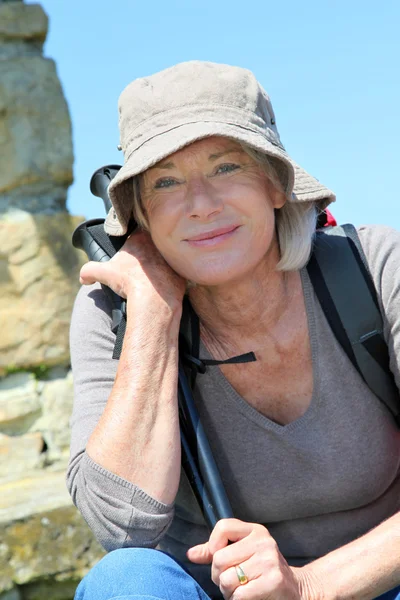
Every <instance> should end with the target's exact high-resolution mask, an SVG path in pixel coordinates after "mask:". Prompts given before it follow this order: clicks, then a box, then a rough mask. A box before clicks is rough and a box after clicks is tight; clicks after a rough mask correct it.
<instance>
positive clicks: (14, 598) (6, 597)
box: [0, 588, 23, 600]
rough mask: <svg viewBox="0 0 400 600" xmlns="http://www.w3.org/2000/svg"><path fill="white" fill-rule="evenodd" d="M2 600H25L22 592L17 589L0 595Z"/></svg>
mask: <svg viewBox="0 0 400 600" xmlns="http://www.w3.org/2000/svg"><path fill="white" fill-rule="evenodd" d="M0 600H23V598H22V596H21V594H20V591H19V590H18V589H17V588H14V589H12V590H10V591H9V592H4V594H0Z"/></svg>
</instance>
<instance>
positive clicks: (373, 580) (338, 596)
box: [303, 513, 400, 600]
mask: <svg viewBox="0 0 400 600" xmlns="http://www.w3.org/2000/svg"><path fill="white" fill-rule="evenodd" d="M303 570H304V571H305V572H306V573H307V575H308V577H309V578H310V581H311V582H312V581H315V582H316V587H317V589H318V588H320V591H321V592H322V594H321V595H320V596H319V597H320V598H323V599H324V600H325V599H326V600H347V599H349V600H350V599H351V600H370V599H372V598H376V597H377V596H380V595H381V594H383V593H384V592H386V591H388V590H390V589H392V588H394V587H396V586H398V585H400V513H397V514H395V515H394V516H393V517H390V518H389V519H387V520H386V521H384V522H383V523H381V524H380V525H378V526H377V527H375V528H374V529H372V530H371V531H369V532H368V533H367V534H365V535H363V536H362V537H360V538H359V539H357V540H354V541H353V542H350V543H349V544H346V545H345V546H342V547H341V548H338V549H337V550H334V551H333V552H330V553H329V554H327V555H326V556H323V557H322V558H319V559H317V560H315V561H314V562H312V563H311V564H309V565H307V567H303ZM317 598H318V596H317Z"/></svg>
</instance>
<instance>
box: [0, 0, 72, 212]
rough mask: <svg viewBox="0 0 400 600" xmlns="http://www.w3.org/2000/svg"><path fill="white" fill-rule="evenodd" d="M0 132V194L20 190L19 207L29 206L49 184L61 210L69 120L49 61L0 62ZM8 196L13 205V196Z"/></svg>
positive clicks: (68, 169)
mask: <svg viewBox="0 0 400 600" xmlns="http://www.w3.org/2000/svg"><path fill="white" fill-rule="evenodd" d="M4 6H6V7H7V5H2V6H0V10H1V9H2V8H3V7H4ZM0 20H1V17H0ZM0 131H1V136H0V154H1V156H2V157H3V158H2V160H1V162H0V194H6V193H7V192H10V191H11V190H13V189H14V188H19V194H18V195H17V196H15V201H16V203H17V205H18V206H19V207H20V208H23V207H24V198H26V201H27V203H28V204H29V202H30V198H31V197H32V196H38V195H39V197H40V194H41V192H42V190H46V192H47V193H48V188H49V184H51V185H53V186H56V187H55V190H54V207H55V208H57V209H58V210H60V209H61V208H65V198H66V193H67V189H68V186H69V185H70V184H71V182H72V163H73V155H72V136H71V123H70V118H69V112H68V107H67V104H66V101H65V98H64V95H63V91H62V88H61V85H60V82H59V79H58V77H57V72H56V68H55V65H54V62H53V61H52V60H50V59H45V58H43V57H42V56H18V57H16V58H12V59H9V60H1V61H0ZM39 184H40V185H39ZM35 185H36V186H38V185H39V187H36V189H35V188H34V187H33V186H35ZM60 185H61V186H62V187H63V188H64V194H63V196H64V197H63V201H62V202H61V204H60V198H59V193H60V192H59V187H60ZM7 198H8V201H9V202H10V201H11V203H13V201H14V199H13V196H12V195H11V196H7ZM6 208H7V207H3V210H6Z"/></svg>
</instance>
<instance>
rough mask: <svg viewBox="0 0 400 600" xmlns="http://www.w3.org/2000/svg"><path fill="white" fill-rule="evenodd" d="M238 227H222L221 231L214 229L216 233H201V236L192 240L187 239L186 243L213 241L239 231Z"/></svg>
mask: <svg viewBox="0 0 400 600" xmlns="http://www.w3.org/2000/svg"><path fill="white" fill-rule="evenodd" d="M238 227H239V226H238V225H233V226H230V227H221V228H220V229H214V231H209V232H207V233H201V234H200V235H196V236H194V237H191V238H187V239H186V240H185V241H186V242H202V241H205V240H211V239H213V238H216V237H220V236H222V235H224V234H226V233H231V232H233V231H235V230H236V229H238Z"/></svg>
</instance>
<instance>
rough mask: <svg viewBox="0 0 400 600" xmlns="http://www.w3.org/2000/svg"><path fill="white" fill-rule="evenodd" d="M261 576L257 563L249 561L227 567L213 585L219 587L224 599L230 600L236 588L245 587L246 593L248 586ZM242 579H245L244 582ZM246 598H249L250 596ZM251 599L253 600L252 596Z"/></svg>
mask: <svg viewBox="0 0 400 600" xmlns="http://www.w3.org/2000/svg"><path fill="white" fill-rule="evenodd" d="M261 575H262V573H261V572H260V568H259V566H258V565H257V563H256V562H255V561H252V560H251V559H250V560H246V561H243V562H242V563H238V564H237V565H235V566H232V567H229V569H226V571H223V572H222V573H221V575H220V577H219V580H218V582H214V583H216V584H217V585H218V586H219V589H220V590H221V593H222V595H223V596H224V598H231V596H232V595H233V594H234V592H235V591H236V590H237V589H238V588H242V587H243V588H244V587H246V591H248V584H249V583H250V582H251V581H255V580H256V579H258V578H259V577H260V576H261ZM243 577H244V578H245V579H244V581H243ZM243 591H244V590H243ZM246 597H249V598H250V596H246ZM251 598H252V599H253V596H251Z"/></svg>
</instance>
